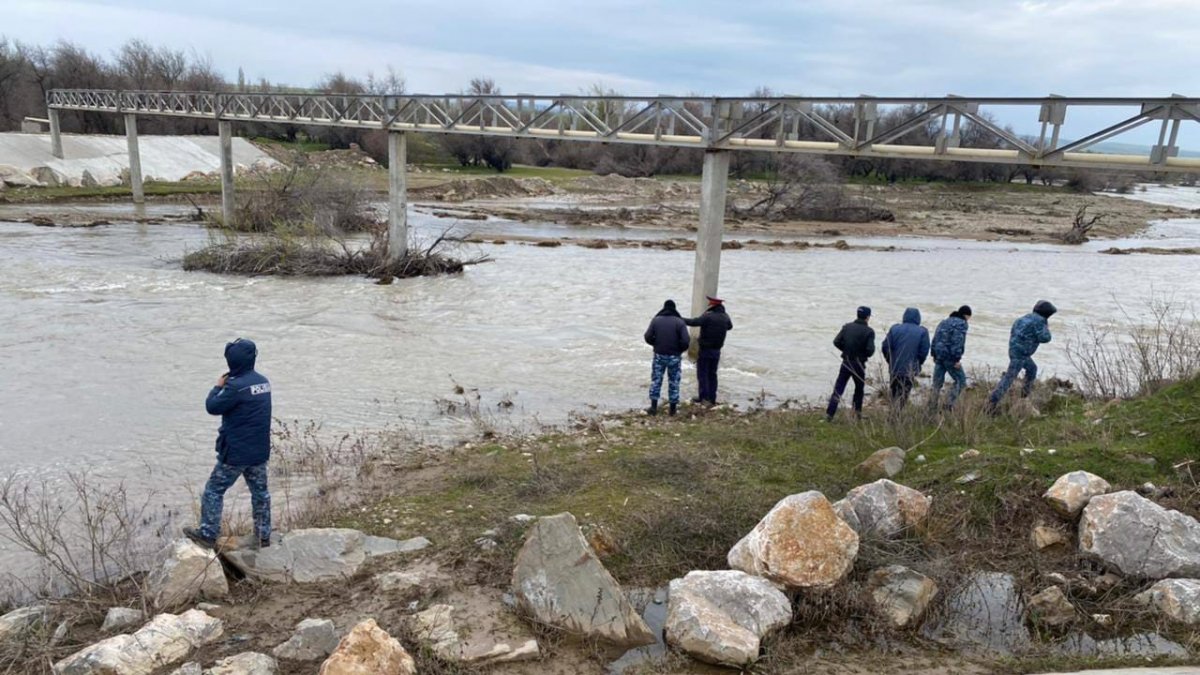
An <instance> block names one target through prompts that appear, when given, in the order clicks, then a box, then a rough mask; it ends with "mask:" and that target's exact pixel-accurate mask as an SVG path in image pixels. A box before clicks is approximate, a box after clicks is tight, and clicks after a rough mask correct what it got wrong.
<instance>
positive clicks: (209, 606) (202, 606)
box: [196, 602, 221, 612]
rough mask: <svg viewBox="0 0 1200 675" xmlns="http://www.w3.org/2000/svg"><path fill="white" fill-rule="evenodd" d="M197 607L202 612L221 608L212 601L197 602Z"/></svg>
mask: <svg viewBox="0 0 1200 675" xmlns="http://www.w3.org/2000/svg"><path fill="white" fill-rule="evenodd" d="M196 609H198V610H200V611H201V612H211V611H213V610H217V609H221V606H220V605H214V604H213V603H211V602H200V603H196Z"/></svg>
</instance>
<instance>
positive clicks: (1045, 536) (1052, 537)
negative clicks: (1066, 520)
mask: <svg viewBox="0 0 1200 675" xmlns="http://www.w3.org/2000/svg"><path fill="white" fill-rule="evenodd" d="M1030 539H1031V540H1032V541H1033V546H1034V548H1036V549H1037V550H1039V551H1042V550H1045V549H1048V548H1050V547H1052V546H1058V547H1063V546H1066V545H1067V543H1068V539H1067V535H1065V534H1063V533H1062V532H1061V531H1060V530H1057V529H1055V528H1053V527H1047V526H1046V525H1038V526H1037V527H1035V528H1033V532H1032V533H1030Z"/></svg>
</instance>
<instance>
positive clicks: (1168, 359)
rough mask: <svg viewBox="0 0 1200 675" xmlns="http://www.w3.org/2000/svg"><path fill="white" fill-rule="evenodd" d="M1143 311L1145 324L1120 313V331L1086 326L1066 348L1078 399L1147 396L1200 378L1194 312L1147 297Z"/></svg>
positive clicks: (1199, 325)
mask: <svg viewBox="0 0 1200 675" xmlns="http://www.w3.org/2000/svg"><path fill="white" fill-rule="evenodd" d="M1146 308H1147V309H1148V311H1149V315H1150V322H1149V323H1148V324H1143V323H1141V322H1139V321H1137V320H1136V319H1134V318H1133V317H1131V316H1130V315H1129V313H1128V312H1126V311H1125V309H1124V308H1121V313H1122V314H1123V315H1124V317H1125V323H1124V326H1122V327H1115V326H1104V325H1099V324H1095V323H1092V324H1090V325H1088V327H1087V328H1086V329H1085V330H1084V331H1083V332H1082V334H1080V335H1079V336H1077V337H1076V338H1074V339H1072V340H1070V341H1069V342H1068V343H1067V357H1068V358H1069V359H1070V361H1071V365H1072V366H1074V367H1075V370H1076V372H1077V378H1078V379H1077V383H1078V385H1079V389H1080V391H1081V392H1082V393H1084V394H1085V395H1087V396H1090V397H1094V398H1109V399H1111V398H1123V397H1130V396H1137V395H1143V394H1150V393H1153V392H1155V391H1158V390H1159V389H1162V388H1163V387H1164V386H1166V385H1168V384H1171V383H1172V382H1176V381H1179V380H1181V379H1185V378H1187V377H1191V376H1193V375H1195V374H1196V373H1200V319H1198V318H1197V316H1196V312H1195V308H1194V306H1193V305H1192V304H1191V303H1188V302H1179V301H1176V300H1174V299H1173V298H1169V297H1152V298H1150V299H1149V300H1147V301H1146Z"/></svg>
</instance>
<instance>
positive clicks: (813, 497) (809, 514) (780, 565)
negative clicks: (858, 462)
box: [728, 491, 858, 588]
mask: <svg viewBox="0 0 1200 675" xmlns="http://www.w3.org/2000/svg"><path fill="white" fill-rule="evenodd" d="M857 555H858V534H856V533H855V532H854V530H853V529H852V528H851V527H850V526H849V525H847V524H846V523H845V521H843V520H842V519H841V518H839V517H838V516H837V514H836V513H835V512H834V510H833V507H832V506H831V505H830V504H829V501H828V500H827V499H825V495H823V494H821V493H820V492H816V491H811V492H804V493H801V494H795V495H790V496H788V497H784V498H783V499H781V500H780V501H779V503H777V504H776V505H775V506H774V507H773V508H772V509H771V510H770V511H769V512H768V513H767V515H765V516H763V519H762V520H761V521H759V523H758V525H755V526H754V529H753V530H751V531H750V533H749V534H747V535H746V536H745V537H743V538H742V540H741V541H739V542H738V543H737V544H735V545H734V547H733V548H732V549H730V551H729V556H728V561H729V566H730V567H731V568H733V569H735V570H741V571H743V572H746V573H747V574H753V575H755V576H761V577H766V578H767V579H769V580H771V581H774V582H776V583H780V584H783V585H785V586H787V587H789V588H829V587H831V586H833V585H835V584H837V583H838V582H839V581H841V580H842V579H843V578H844V577H845V576H846V574H847V573H849V572H850V568H851V567H853V566H854V558H855V557H856V556H857Z"/></svg>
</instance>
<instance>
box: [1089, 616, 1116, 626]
mask: <svg viewBox="0 0 1200 675" xmlns="http://www.w3.org/2000/svg"><path fill="white" fill-rule="evenodd" d="M1092 621H1095V622H1096V624H1097V625H1100V626H1111V625H1112V624H1113V618H1112V614H1093V615H1092Z"/></svg>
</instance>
